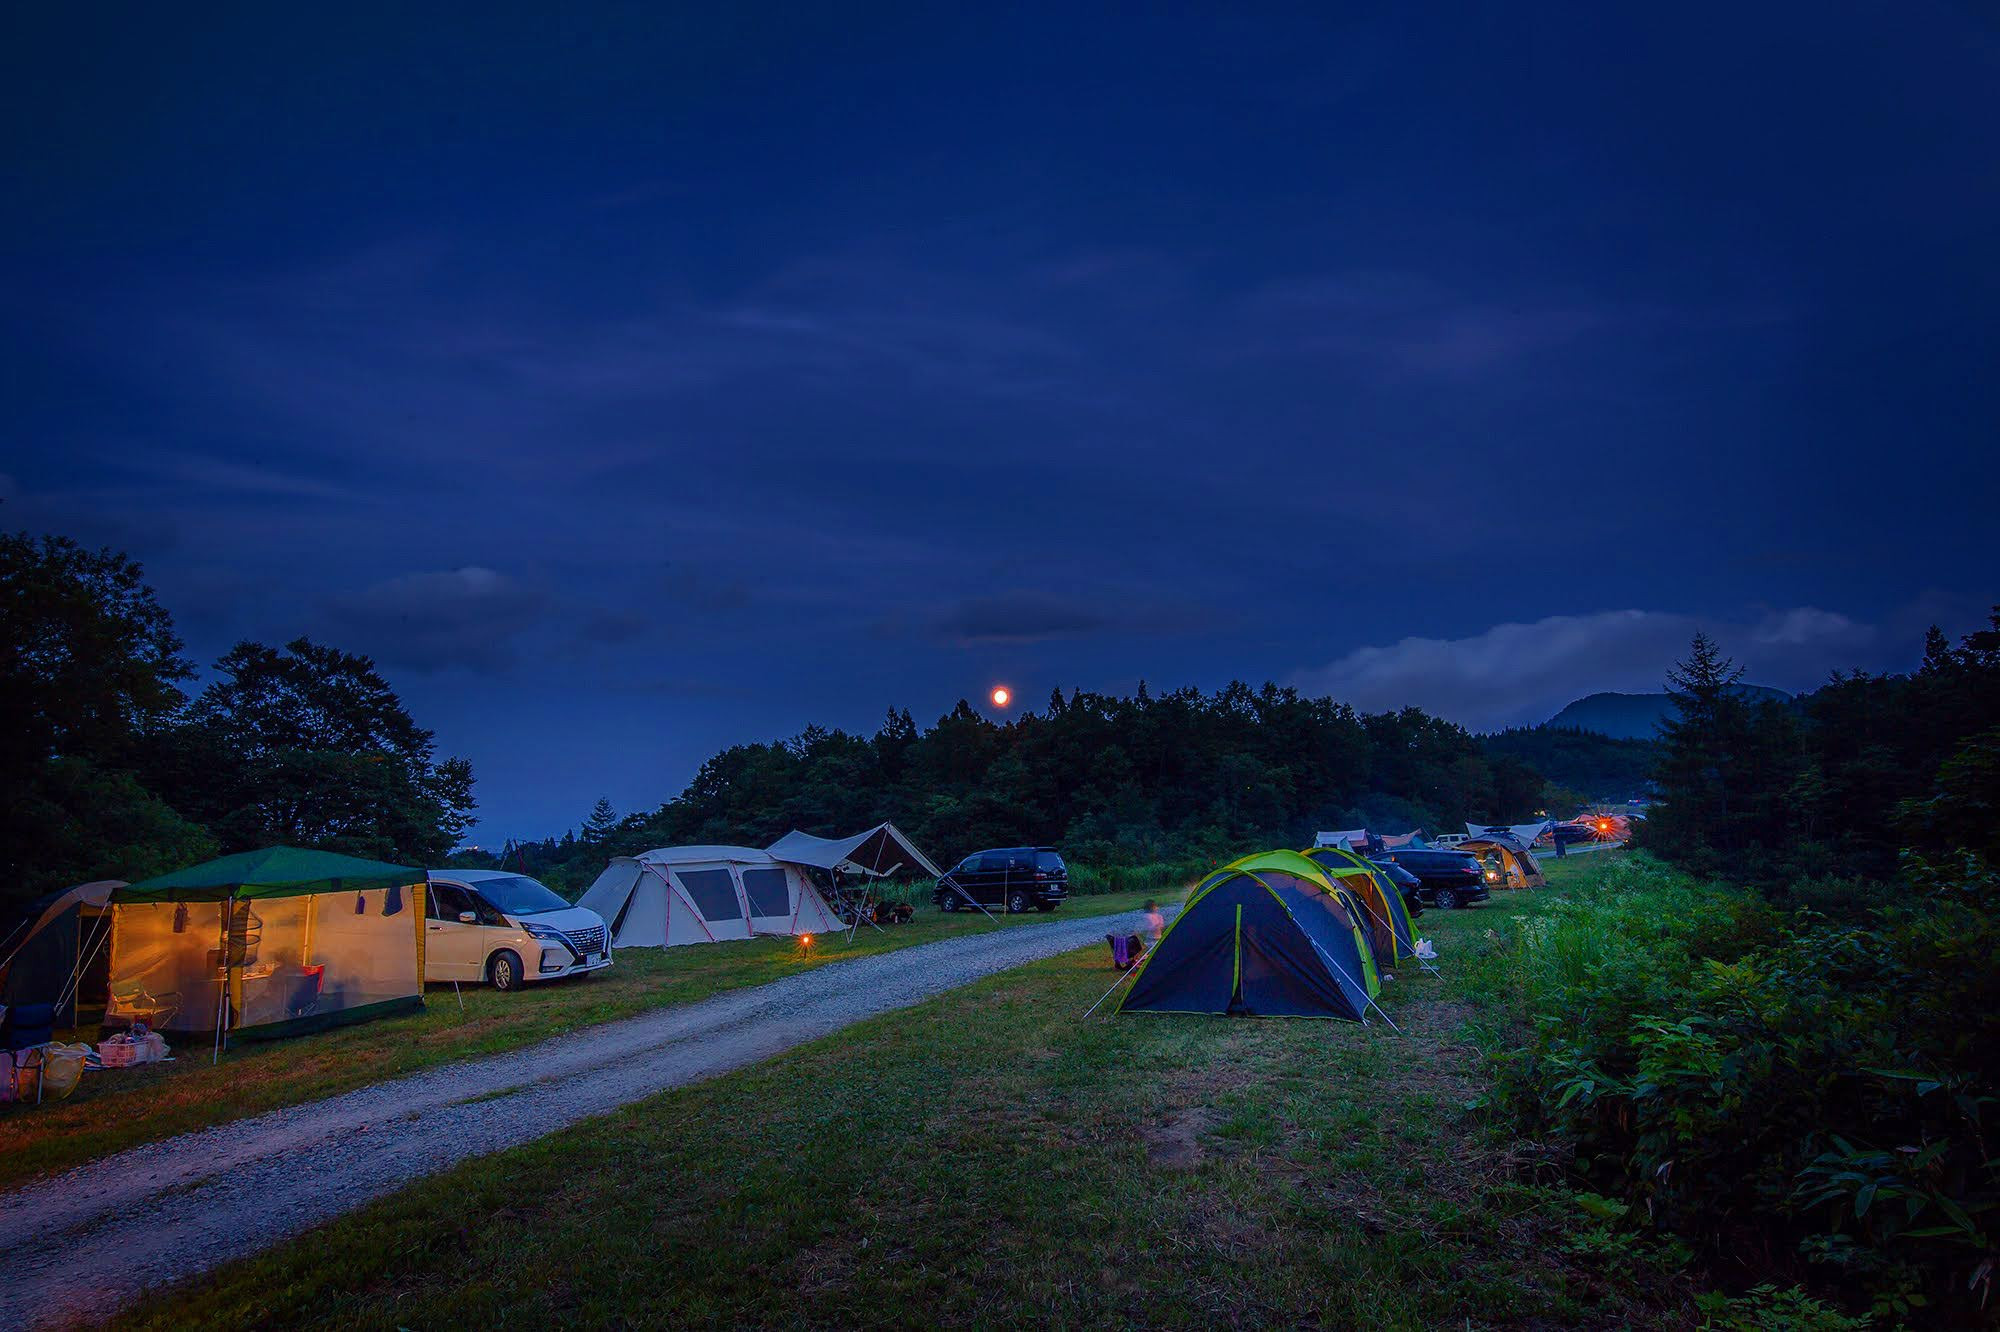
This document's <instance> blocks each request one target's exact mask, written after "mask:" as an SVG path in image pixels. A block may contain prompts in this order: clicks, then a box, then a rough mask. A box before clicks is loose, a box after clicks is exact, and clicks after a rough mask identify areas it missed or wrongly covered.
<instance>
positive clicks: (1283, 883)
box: [1116, 851, 1393, 1025]
mask: <svg viewBox="0 0 2000 1332" xmlns="http://www.w3.org/2000/svg"><path fill="white" fill-rule="evenodd" d="M1361 930H1362V924H1361V908H1360V906H1359V904H1358V903H1356V901H1355V899H1354V897H1353V895H1352V894H1351V893H1349V892H1347V891H1346V890H1345V889H1343V888H1340V887H1337V886H1335V885H1334V884H1333V883H1332V882H1331V881H1330V880H1329V879H1328V878H1327V877H1326V875H1325V874H1324V873H1323V872H1322V871H1321V870H1320V868H1319V867H1318V866H1317V865H1315V864H1314V863H1313V862H1312V861H1310V860H1308V859H1306V857H1304V856H1302V855H1299V854H1298V853H1297V852H1294V851H1267V852H1264V853H1262V854H1260V855H1254V856H1246V857H1244V858H1243V859H1241V860H1238V861H1236V862H1234V863H1233V864H1231V865H1228V866H1226V867H1224V868H1223V869H1221V870H1218V871H1217V872H1216V873H1214V874H1212V875H1210V876H1209V877H1208V878H1207V879H1206V880H1204V881H1203V882H1202V883H1201V884H1199V885H1198V886H1197V887H1196V888H1195V890H1194V892H1193V893H1191V894H1190V895H1189V897H1188V901H1187V905H1186V906H1184V907H1183V908H1181V911H1180V914H1179V915H1178V916H1176V917H1175V918H1174V922H1173V924H1172V925H1170V926H1169V927H1168V928H1167V931H1166V933H1165V934H1163V935H1161V936H1160V942H1159V943H1158V944H1157V945H1156V946H1155V947H1154V948H1153V950H1152V951H1151V952H1150V953H1148V954H1147V955H1146V958H1145V960H1144V961H1143V962H1141V963H1140V964H1139V966H1138V968H1137V969H1136V971H1135V972H1134V973H1133V975H1132V983H1131V988H1130V989H1129V990H1128V991H1127V992H1126V993H1125V994H1124V996H1123V997H1122V998H1121V999H1120V1001H1119V1004H1118V1008H1117V1010H1116V1011H1118V1012H1121V1013H1128V1012H1129V1013H1225V1014H1244V1015H1248V1016H1271V1017H1334V1018H1346V1019H1349V1020H1351V1021H1363V1020H1365V1015H1366V1012H1367V1010H1368V1008H1369V1007H1370V1006H1372V1005H1374V1003H1375V997H1376V995H1378V994H1380V993H1381V981H1380V980H1379V979H1378V977H1377V975H1376V971H1375V964H1374V960H1373V959H1372V958H1371V957H1370V956H1369V949H1368V945H1367V943H1366V942H1365V941H1364V939H1363V938H1362V933H1361ZM1376 1011H1377V1012H1380V1011H1381V1010H1380V1009H1379V1008H1377V1010H1376ZM1385 1019H1386V1015H1385ZM1391 1025H1393V1024H1391Z"/></svg>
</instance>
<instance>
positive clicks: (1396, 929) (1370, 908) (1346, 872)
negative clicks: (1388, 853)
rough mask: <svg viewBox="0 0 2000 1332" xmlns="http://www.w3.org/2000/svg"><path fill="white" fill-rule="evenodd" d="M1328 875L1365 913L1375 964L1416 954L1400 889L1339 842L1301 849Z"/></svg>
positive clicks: (1386, 962)
mask: <svg viewBox="0 0 2000 1332" xmlns="http://www.w3.org/2000/svg"><path fill="white" fill-rule="evenodd" d="M1302 854H1303V855H1304V856H1305V857H1306V858H1307V859H1308V860H1311V861H1312V862H1313V863H1314V864H1316V865H1318V866H1319V867H1320V868H1321V869H1322V870H1324V871H1326V873H1327V875H1328V877H1329V878H1332V879H1333V880H1334V881H1335V882H1336V883H1338V884H1340V885H1342V886H1344V887H1346V888H1348V889H1349V890H1350V891H1352V892H1353V893H1354V895H1355V897H1356V898H1357V899H1359V901H1360V903H1361V909H1362V911H1363V912H1365V913H1366V914H1367V917H1368V919H1367V922H1366V927H1367V928H1366V933H1367V936H1368V942H1369V945H1370V946H1371V947H1372V948H1373V949H1374V952H1375V964H1376V965H1377V966H1395V965H1396V964H1397V963H1398V962H1400V961H1402V960H1403V959H1405V958H1409V959H1412V960H1414V959H1415V958H1416V956H1417V935H1416V931H1415V930H1414V929H1413V928H1412V927H1411V925H1410V909H1409V907H1408V906H1407V905H1405V904H1404V902H1403V892H1402V889H1400V888H1398V887H1396V884H1395V882H1394V881H1393V880H1392V879H1390V878H1389V876H1388V875H1387V874H1384V873H1383V872H1382V871H1381V870H1379V869H1377V868H1376V867H1375V866H1373V865H1371V864H1369V863H1368V862H1367V861H1366V860H1363V859H1362V858H1361V857H1360V856H1358V855H1356V854H1354V852H1352V851H1349V850H1348V849H1347V848H1346V847H1342V846H1316V847H1314V848H1313V849H1312V850H1310V851H1306V852H1303V853H1302Z"/></svg>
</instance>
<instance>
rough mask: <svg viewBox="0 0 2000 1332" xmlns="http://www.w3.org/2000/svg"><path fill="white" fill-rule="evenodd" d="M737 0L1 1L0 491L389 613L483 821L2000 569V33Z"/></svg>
mask: <svg viewBox="0 0 2000 1332" xmlns="http://www.w3.org/2000/svg"><path fill="white" fill-rule="evenodd" d="M707 8H709V7H703V10H695V9H693V8H690V9H688V10H687V11H686V12H684V13H678V14H677V13H674V12H672V11H671V10H670V9H669V7H667V6H661V5H653V4H640V5H627V6H608V5H602V6H570V7H566V12H565V13H564V14H563V15H561V16H550V15H547V14H544V15H539V16H524V17H517V18H505V17H495V16H494V15H492V14H479V15H475V14H474V12H473V11H469V10H467V11H460V12H459V13H458V15H457V16H456V17H443V16H442V14H443V11H439V12H438V14H436V15H433V16H431V17H424V16H422V15H420V14H418V13H417V11H416V8H414V7H409V6H401V7H396V8H394V9H393V10H385V11H383V12H382V13H381V14H379V15H377V16H375V17H366V16H363V14H362V11H360V10H355V11H352V12H349V11H347V10H345V9H342V11H341V13H340V14H339V15H338V16H331V15H329V16H323V17H322V19H321V20H320V21H319V22H313V21H307V20H303V19H302V18H301V17H300V12H299V10H298V9H297V7H295V6H262V7H258V8H257V9H253V10H246V11H245V12H244V13H242V14H239V15H237V16H234V17H212V16H196V15H194V14H193V13H192V12H191V11H188V10H186V9H185V8H183V7H139V6H132V7H127V8H125V9H124V10H122V11H121V10H120V9H119V8H117V7H113V8H109V9H107V8H101V7H82V8H79V7H74V6H35V7H29V8H25V9H24V8H21V7H17V8H16V10H15V11H14V12H13V13H12V14H11V15H10V17H9V20H8V24H9V30H8V33H7V39H6V41H5V42H4V44H0V45H4V48H5V51H4V54H0V87H4V92H0V98H4V106H0V111H4V113H5V122H4V123H5V124H6V126H7V129H6V132H5V142H4V154H3V155H0V191H4V197H5V198H6V199H7V200H8V204H7V207H6V208H5V209H4V210H0V241H4V246H3V247H0V282H4V290H5V291H6V293H7V302H6V309H7V318H6V320H5V322H4V335H0V336H4V339H5V341H4V345H0V351H4V354H5V361H6V376H7V381H6V388H7V391H6V397H7V402H8V407H9V410H8V412H7V413H6V417H5V421H4V425H0V430H4V435H0V445H4V450H0V498H4V506H0V521H5V522H6V523H7V524H8V525H9V526H15V527H20V526H26V527H30V528H34V529H45V530H58V531H65V532H69V533H71V534H74V535H76V536H78V537H80V538H82V539H84V540H87V541H90V542H94V543H111V544H115V545H118V546H122V547H124V548H126V549H128V550H129V551H131V552H132V553H133V554H134V555H135V556H137V557H138V558H140V559H141V560H142V561H144V563H145V564H146V566H147V569H148V571H149V574H150V576H151V577H152V579H153V581H154V582H155V584H156V585H157V586H158V588H159V589H160V591H161V593H162V595H163V598H164V600H165V601H166V603H167V604H168V606H169V607H170V608H171V609H172V610H173V612H174V613H175V615H176V617H177V619H178V621H179V623H180V625H181V628H182V631H183V632H184V634H185V635H186V636H187V638H188V639H189V641H190V645H191V647H192V649H193V651H194V652H195V653H196V654H197V655H199V656H200V657H202V658H203V659H205V660H206V659H212V658H213V657H214V656H215V655H216V654H217V653H219V652H220V651H221V650H222V649H223V648H225V647H226V646H227V645H228V644H229V643H230V642H232V641H233V640H235V639H236V638H239V637H243V636H252V637H258V638H262V639H265V640H267V641H281V640H284V639H288V638H290V637H293V636H296V635H297V634H300V633H309V634H312V635H314V636H316V637H322V638H324V639H326V640H328V641H331V642H335V643H338V644H340V645H342V646H346V647H350V648H354V649H364V650H367V651H370V652H372V653H374V654H376V656H377V657H378V658H379V660H380V661H381V662H382V663H383V665H384V667H385V669H386V670H387V671H388V673H389V674H390V676H391V678H392V679H393V680H394V681H395V683H396V684H397V686H398V687H399V688H400V689H401V690H402V691H403V693H404V695H405V697H406V698H407V699H408V701H409V702H410V704H411V706H412V709H413V710H414V711H415V712H416V714H417V716H418V718H419V720H420V721H422V722H423V723H424V724H426V725H429V726H432V727H434V728H435V729H436V730H437V732H438V734H439V739H440V742H441V744H442V746H443V748H444V749H445V750H446V751H447V752H451V753H462V754H465V755H467V756H468V757H470V758H471V759H472V760H473V762H474V765H475V768H476V770H477V772H478V774H479V777H480V786H479V796H480V800H481V804H482V812H483V813H484V814H485V815H486V816H487V822H486V823H485V825H484V826H483V827H482V829H481V831H480V836H481V837H482V838H483V839H485V840H490V841H498V840H499V839H501V838H502V837H504V836H507V835H510V834H539V833H542V832H546V831H554V830H559V829H560V828H562V827H564V826H568V825H572V824H574V823H575V822H576V821H577V820H578V819H579V818H580V817H581V815H582V814H583V813H584V812H585V811H586V810H587V809H588V807H589V805H590V802H591V801H592V800H593V799H594V798H595V797H596V796H598V795H599V794H606V795H609V796H610V797H611V798H612V800H613V801H614V803H616V804H617V805H618V806H619V808H620V809H621V810H629V809H633V808H644V807H650V806H652V805H654V804H657V803H658V802H660V801H661V800H663V799H666V798H667V797H669V796H671V795H673V794H674V793H675V792H677V791H678V790H679V789H680V788H681V786H682V785H683V784H684V783H685V782H686V780H687V778H688V777H689V776H690V775H691V774H692V772H693V769H694V768H695V766H696V765H697V764H698V763H699V762H700V760H701V759H702V758H703V757H705V756H706V755H707V754H708V753H710V752H712V751H713V750H715V749H716V748H718V747H720V746H722V745H724V744H727V743H731V742H734V741H738V740H751V739H768V738H774V737H777V736H781V735H785V734H789V733H791V732H793V731H796V730H797V729H799V728H800V727H802V726H803V725H805V724H806V723H808V722H813V721H817V722H821V723H825V724H830V725H843V726H847V727H850V728H855V729H861V730H870V729H872V728H873V727H874V725H875V724H876V723H877V722H878V721H879V719H880V717H881V715H882V713H883V711H884V710H885V709H886V708H887V707H889V706H891V705H896V706H908V707H910V708H911V709H912V710H913V711H914V712H915V713H916V714H917V716H918V717H919V719H920V720H924V721H928V720H929V719H931V718H933V717H935V716H936V715H938V714H939V713H940V712H942V711H944V710H946V709H948V708H949V707H950V705H951V704H952V702H953V701H954V700H955V699H957V698H959V697H961V696H969V697H977V696H979V695H981V694H983V693H984V691H985V690H986V689H987V687H988V686H990V685H991V684H992V683H994V682H996V681H1002V680H1004V681H1006V682H1008V683H1010V684H1012V685H1013V686H1014V687H1015V688H1016V690H1017V691H1018V693H1019V695H1020V697H1021V698H1022V699H1023V700H1024V701H1026V702H1028V703H1030V704H1032V705H1035V706H1039V705H1040V703H1041V701H1042V700H1043V699H1045V698H1046V697H1047V694H1048V691H1049V689H1050V687H1051V686H1053V685H1056V684H1061V685H1063V686H1066V687H1067V686H1072V685H1081V686H1083V687H1085V688H1096V689H1108V690H1125V689H1129V688H1130V687H1132V685H1133V684H1135V683H1136V681H1137V680H1138V679H1140V678H1141V677H1145V678H1146V679H1148V680H1150V681H1151V682H1153V683H1154V684H1155V685H1156V686H1162V687H1165V686H1172V685H1176V684H1181V683H1196V684H1201V685H1204V686H1214V685H1218V684H1220V683H1223V682H1225V681H1226V680H1228V679H1230V678H1231V677H1242V678H1245V679H1248V680H1252V681H1258V680H1263V679H1266V678H1272V679H1277V680H1280V681H1287V682H1294V683H1298V684H1301V685H1304V686H1308V687H1311V688H1312V689H1314V690H1315V691H1326V692H1331V693H1333V694H1334V695H1335V696H1337V697H1342V698H1346V699H1349V700H1350V701H1353V702H1355V703H1357V704H1358V705H1361V706H1364V707H1368V708H1371V709H1379V708H1383V707H1389V706H1394V705H1396V704H1400V703H1404V702H1410V703H1417V704H1421V705H1424V706H1428V707H1432V708H1434V709H1436V710H1438V711H1441V712H1443V713H1444V714H1446V715H1448V716H1452V717H1455V718H1457V719H1459V720H1462V721H1464V722H1466V723H1467V724H1469V725H1473V726H1475V727H1483V726H1492V725H1498V724H1501V723H1505V722H1510V721H1518V720H1539V719H1541V718H1543V717H1546V716H1547V715H1548V714H1549V713H1550V712H1553V711H1554V710H1555V708H1557V707H1559V706H1560V705H1561V704H1562V703H1563V702H1565V701H1567V700H1568V699H1570V698H1572V697H1575V696H1577V695H1579V694H1582V693H1586V692H1589V691H1591V690H1594V689H1599V688H1627V689H1638V688H1648V687H1652V685H1653V684H1654V683H1655V682H1656V681H1657V680H1658V679H1659V677H1660V674H1661V672H1662V670H1663V668H1664V666H1665V665H1666V664H1667V662H1668V661H1669V660H1670V659H1671V658H1672V657H1673V655H1674V654H1675V653H1676V651H1677V650H1678V649H1679V648H1680V647H1681V646H1682V645H1683V644H1684V642H1685V639H1686V636H1687V634H1688V632H1690V630H1691V628H1692V627H1693V626H1694V625H1696V624H1704V625H1707V626H1708V627H1709V628H1711V630H1713V631H1714V632H1716V633H1717V635H1718V636H1719V637H1720V638H1721V639H1722V641H1723V643H1724V645H1725V646H1726V647H1727V648H1728V649H1729V650H1730V651H1732V652H1733V653H1735V654H1736V655H1737V656H1738V657H1739V658H1741V659H1744V660H1745V661H1747V662H1748V663H1749V664H1750V665H1751V667H1752V677H1753V678H1756V679H1759V680H1763V681H1766V682H1769V683H1773V684H1778V685H1783V686H1788V687H1794V688H1796V687H1800V686H1810V685H1811V684H1812V683H1814V682H1815V681H1816V680H1817V679H1819V678H1821V677H1822V676H1823V675H1824V674H1825V672H1826V671H1827V670H1828V669H1830V668H1832V667H1835V666H1852V665H1860V666H1868V667H1873V668H1885V667H1889V668H1902V667H1906V666H1907V665H1909V664H1910V663H1911V661H1912V659H1913V657H1914V654H1915V651H1916V643H1917V639H1918V636H1919V635H1920V633H1921V630H1922V628H1923V626H1924V625H1925V624H1927V623H1929V622H1932V621H1939V622H1942V623H1943V624H1945V625H1946V626H1947V627H1948V628H1950V629H1952V630H1954V631H1959V630H1963V629H1965V628H1967V627H1970V625H1971V624H1972V623H1973V622H1974V621H1975V620H1976V619H1977V618H1978V617H1979V615H1980V614H1981V612H1982V611H1983V608H1984V606H1985V604H1986V602H1987V601H1988V600H1989V599H1991V598H1992V597H1993V596H1994V595H1995V591H1996V585H2000V580H1997V579H1996V577H1995V575H1996V573H1997V572H2000V560H1996V558H1995V555H1994V553H1993V551H1994V543H1993V540H1992V535H1991V532H1992V529H1993V527H1994V514H1995V505H1996V502H2000V486H1997V485H1996V482H1995V466H1994V464H1993V462H1992V461H1991V450H1992V448H1993V445H1994V441H1995V440H1996V439H2000V377H1996V374H1995V368H1996V366H2000V338H1996V326H2000V319H1996V315H1995V310H1996V300H2000V263H1996V257H1995V256H1996V254H2000V167H1996V165H1995V164H1996V161H2000V157H1996V155H1995V152H1994V142H1995V140H1994V135H1995V130H1996V127H2000V27H1996V24H1995V22H1994V20H1993V18H1992V11H1991V10H1988V9H1985V8H1983V7H1979V6H1974V5H1970V4H1967V5H1962V6H1961V5H1952V6H1942V5H1931V4H1908V5H1898V6H1893V7H1885V6H1872V7H1862V6H1822V5H1798V6H1782V5H1770V6H1765V5H1752V6H1743V5H1734V6H1726V7H1716V8H1712V9H1700V8H1688V7H1685V6H1669V7H1659V6H1653V7H1645V8H1641V7H1636V6H1634V7H1606V6H1598V5H1579V6H1576V7H1574V8H1572V9H1570V10H1568V11H1567V12H1565V11H1561V10H1557V9H1555V8H1544V9H1542V10H1540V11H1538V13H1537V16H1536V17H1535V18H1533V19H1524V18H1523V17H1521V16H1520V15H1519V14H1517V13H1515V12H1512V11H1508V10H1505V9H1498V10H1496V9H1492V8H1491V7H1482V8H1481V9H1480V10H1477V11H1468V12H1466V13H1460V14H1449V13H1445V12H1442V11H1441V12H1438V13H1436V14H1434V15H1432V16H1429V17H1414V16H1411V15H1409V14H1407V13H1405V12H1403V11H1404V10H1405V9H1406V8H1407V7H1393V8H1392V9H1391V10H1390V12H1389V13H1388V14H1386V15H1381V16H1376V17H1352V16H1343V17H1340V18H1338V19H1328V18H1327V17H1326V16H1325V14H1324V13H1323V12H1319V11H1324V10H1326V9H1328V8H1331V7H1326V6H1315V7H1310V8H1308V9H1304V10H1301V11H1299V12H1298V13H1294V14H1285V13H1283V12H1281V11H1277V10H1268V11H1265V12H1264V14H1263V16H1261V17H1253V16H1245V15H1217V14H1212V13H1211V14H1201V13H1190V14H1189V15H1187V16H1183V17H1159V16H1146V15H1141V14H1137V13H1118V14H1111V15H1103V14H1100V15H1097V16H1088V15H1083V14H1079V13H1077V12H1076V11H1075V8H1074V7H1062V8H1059V9H1053V10H1050V11H1048V12H1045V13H1042V14H1040V15H1039V16H1036V15H1033V14H1030V13H1028V12H1026V11H1020V12H1011V13H1009V14H1008V15H1006V16H1004V17H1002V16H994V17H990V18H967V17H965V16H962V15H960V16H951V17H944V16H941V15H940V13H939V12H937V9H938V7H930V9H931V12H925V11H924V10H918V9H913V10H908V11H900V10H896V9H891V8H888V7H880V6H876V7H869V8H868V10H867V16H864V17H857V15H856V13H853V12H847V11H850V10H856V9H858V8H860V7H854V6H833V7H827V10H826V11H825V12H824V13H823V14H822V15H821V16H820V17H801V16H800V15H799V14H797V13H793V12H788V11H789V9H791V8H795V7H784V8H775V9H771V10H765V11H758V12H753V11H750V10H747V9H745V10H742V11H741V12H737V13H732V14H729V15H722V16H718V15H716V14H713V13H708V12H703V11H705V10H706V9H707ZM1607 9H1620V10H1625V11H1627V12H1624V13H1622V14H1621V13H1609V12H1606V10H1607Z"/></svg>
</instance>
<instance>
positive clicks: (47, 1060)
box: [42, 1041, 90, 1101]
mask: <svg viewBox="0 0 2000 1332" xmlns="http://www.w3.org/2000/svg"><path fill="white" fill-rule="evenodd" d="M89 1053H90V1047H89V1046H87V1045H64V1044H63V1043H62V1042H60V1041H58V1042H56V1043H55V1044H54V1045H51V1046H48V1047H47V1048H45V1049H44V1050H43V1051H42V1099H43V1100H45V1101H60V1100H61V1099H62V1098H63V1097H65V1096H67V1095H69V1094H70V1093H71V1092H73V1091H75V1090H76V1084H77V1083H79V1082H82V1081H83V1062H84V1058H85V1057H86V1056H87V1055H89Z"/></svg>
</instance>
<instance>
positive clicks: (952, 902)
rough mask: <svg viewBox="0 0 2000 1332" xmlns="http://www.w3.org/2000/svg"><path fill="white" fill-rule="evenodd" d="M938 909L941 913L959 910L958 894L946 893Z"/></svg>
mask: <svg viewBox="0 0 2000 1332" xmlns="http://www.w3.org/2000/svg"><path fill="white" fill-rule="evenodd" d="M938 909H939V910H941V911H956V910H958V894H957V893H946V894H945V895H944V896H943V897H942V898H940V899H938Z"/></svg>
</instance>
